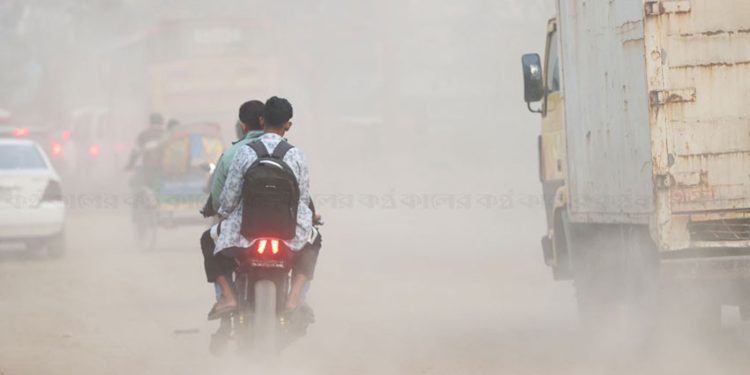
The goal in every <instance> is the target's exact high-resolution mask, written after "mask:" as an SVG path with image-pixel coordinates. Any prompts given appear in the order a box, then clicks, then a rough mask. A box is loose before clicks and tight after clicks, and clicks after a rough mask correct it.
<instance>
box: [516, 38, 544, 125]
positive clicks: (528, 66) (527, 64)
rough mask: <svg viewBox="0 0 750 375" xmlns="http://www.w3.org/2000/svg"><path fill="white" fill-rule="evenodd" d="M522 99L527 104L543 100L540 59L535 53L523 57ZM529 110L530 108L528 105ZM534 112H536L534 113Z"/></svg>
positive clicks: (542, 78)
mask: <svg viewBox="0 0 750 375" xmlns="http://www.w3.org/2000/svg"><path fill="white" fill-rule="evenodd" d="M521 63H522V64H523V97H524V100H525V101H526V103H527V104H531V103H536V102H538V101H541V100H542V99H543V98H544V76H543V75H542V59H541V58H539V55H538V54H536V53H529V54H526V55H523V57H522V58H521ZM529 109H531V106H530V105H529ZM534 112H536V111H534Z"/></svg>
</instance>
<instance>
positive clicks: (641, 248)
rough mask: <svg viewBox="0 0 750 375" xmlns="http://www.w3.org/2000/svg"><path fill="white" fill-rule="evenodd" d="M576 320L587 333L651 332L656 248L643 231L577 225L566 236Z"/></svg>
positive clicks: (628, 227) (655, 305)
mask: <svg viewBox="0 0 750 375" xmlns="http://www.w3.org/2000/svg"><path fill="white" fill-rule="evenodd" d="M569 234H570V236H571V237H573V238H572V240H571V241H569V244H570V246H569V249H572V262H573V273H574V276H573V277H574V285H575V288H576V300H577V305H578V312H579V318H580V320H581V323H582V325H583V326H584V328H587V329H589V330H591V331H592V332H602V329H603V328H606V329H608V330H610V329H617V330H623V332H628V333H639V332H644V333H645V332H650V331H652V329H653V326H654V323H655V322H656V321H657V319H656V318H657V317H658V292H659V283H658V265H659V259H658V254H657V251H656V246H655V244H653V242H652V241H651V239H650V237H649V235H648V230H647V228H646V227H640V226H634V225H619V224H591V225H582V226H578V227H576V228H575V229H574V231H572V232H569Z"/></svg>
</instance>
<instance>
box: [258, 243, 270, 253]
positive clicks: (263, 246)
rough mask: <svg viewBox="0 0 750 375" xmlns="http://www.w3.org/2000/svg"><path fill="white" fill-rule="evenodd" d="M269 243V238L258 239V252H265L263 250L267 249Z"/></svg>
mask: <svg viewBox="0 0 750 375" xmlns="http://www.w3.org/2000/svg"><path fill="white" fill-rule="evenodd" d="M267 244H268V241H267V240H260V241H258V254H263V252H264V251H266V245H267Z"/></svg>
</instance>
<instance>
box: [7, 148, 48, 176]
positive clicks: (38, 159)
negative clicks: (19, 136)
mask: <svg viewBox="0 0 750 375" xmlns="http://www.w3.org/2000/svg"><path fill="white" fill-rule="evenodd" d="M46 168H47V165H46V164H45V162H44V159H43V158H42V155H41V154H39V151H38V150H37V148H36V147H35V146H34V145H13V144H11V145H0V170H9V169H46Z"/></svg>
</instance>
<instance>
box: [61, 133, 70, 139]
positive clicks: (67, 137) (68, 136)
mask: <svg viewBox="0 0 750 375" xmlns="http://www.w3.org/2000/svg"><path fill="white" fill-rule="evenodd" d="M68 139H70V130H63V132H62V140H63V141H67V140H68Z"/></svg>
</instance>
